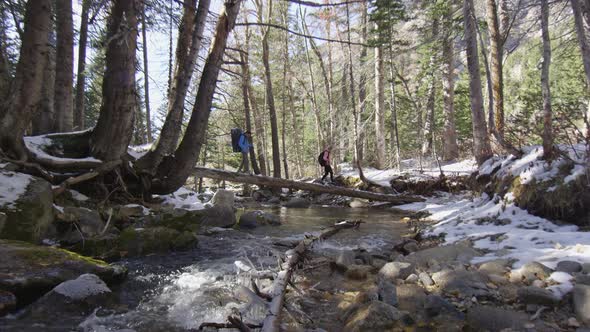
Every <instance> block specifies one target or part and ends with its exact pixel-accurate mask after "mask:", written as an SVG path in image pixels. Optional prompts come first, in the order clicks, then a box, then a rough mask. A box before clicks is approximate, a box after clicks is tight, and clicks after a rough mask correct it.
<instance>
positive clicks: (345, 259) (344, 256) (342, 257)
mask: <svg viewBox="0 0 590 332" xmlns="http://www.w3.org/2000/svg"><path fill="white" fill-rule="evenodd" d="M354 257H355V253H354V252H353V251H352V250H340V251H339V252H338V256H337V257H336V264H337V265H339V266H342V267H346V268H348V267H349V266H350V265H353V264H354V263H355V260H354Z"/></svg>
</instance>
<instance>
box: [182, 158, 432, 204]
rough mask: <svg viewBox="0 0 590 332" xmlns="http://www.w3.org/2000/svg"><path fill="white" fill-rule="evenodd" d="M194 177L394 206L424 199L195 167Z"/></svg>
mask: <svg viewBox="0 0 590 332" xmlns="http://www.w3.org/2000/svg"><path fill="white" fill-rule="evenodd" d="M194 175H195V176H196V177H201V178H210V179H216V180H226V181H230V182H237V183H248V184H255V185H257V186H260V187H275V188H290V189H298V190H307V191H313V192H319V193H328V194H334V195H341V196H349V197H358V198H365V199H369V200H373V201H380V202H390V203H394V204H407V203H414V202H423V201H424V199H423V198H420V197H416V196H409V195H386V194H379V193H374V192H369V191H363V190H356V189H350V188H344V187H338V186H325V185H320V184H315V183H308V182H300V181H292V180H285V179H279V178H272V177H268V176H261V175H248V174H244V173H236V172H229V171H223V170H218V169H212V168H205V167H195V168H194Z"/></svg>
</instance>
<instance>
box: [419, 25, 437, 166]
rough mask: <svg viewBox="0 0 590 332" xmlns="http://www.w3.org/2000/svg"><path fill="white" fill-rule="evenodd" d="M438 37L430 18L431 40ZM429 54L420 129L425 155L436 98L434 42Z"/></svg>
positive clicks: (430, 151) (431, 135)
mask: <svg viewBox="0 0 590 332" xmlns="http://www.w3.org/2000/svg"><path fill="white" fill-rule="evenodd" d="M437 39H438V19H437V18H435V19H433V20H432V40H433V41H436V40H437ZM432 46H433V47H432V49H431V52H432V54H431V55H430V64H429V69H428V70H429V75H428V76H429V77H430V82H428V84H429V86H428V92H427V96H428V97H427V98H428V99H427V101H426V117H425V118H424V128H423V131H422V155H423V156H426V155H429V154H431V153H432V145H433V144H434V142H433V135H434V108H435V106H436V105H435V98H436V71H437V70H436V67H437V65H436V62H437V53H438V50H437V49H436V44H434V43H433V45H432Z"/></svg>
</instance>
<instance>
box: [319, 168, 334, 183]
mask: <svg viewBox="0 0 590 332" xmlns="http://www.w3.org/2000/svg"><path fill="white" fill-rule="evenodd" d="M328 174H330V181H334V172H333V171H332V167H331V166H330V165H324V176H323V177H322V181H324V179H325V178H326V176H328Z"/></svg>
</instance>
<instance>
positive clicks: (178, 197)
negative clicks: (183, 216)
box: [158, 187, 205, 211]
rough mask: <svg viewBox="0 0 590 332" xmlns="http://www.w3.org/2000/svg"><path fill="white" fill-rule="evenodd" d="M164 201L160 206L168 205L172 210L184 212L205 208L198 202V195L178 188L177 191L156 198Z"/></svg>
mask: <svg viewBox="0 0 590 332" xmlns="http://www.w3.org/2000/svg"><path fill="white" fill-rule="evenodd" d="M158 197H160V198H162V199H163V200H164V201H163V202H162V204H164V205H169V206H172V207H174V208H178V209H184V210H191V211H194V210H202V209H204V208H205V206H204V205H203V203H202V202H201V201H200V200H199V197H198V194H197V193H196V192H194V191H192V190H189V189H186V188H185V187H180V189H178V190H177V191H175V192H173V193H172V194H169V195H160V196H158Z"/></svg>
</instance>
